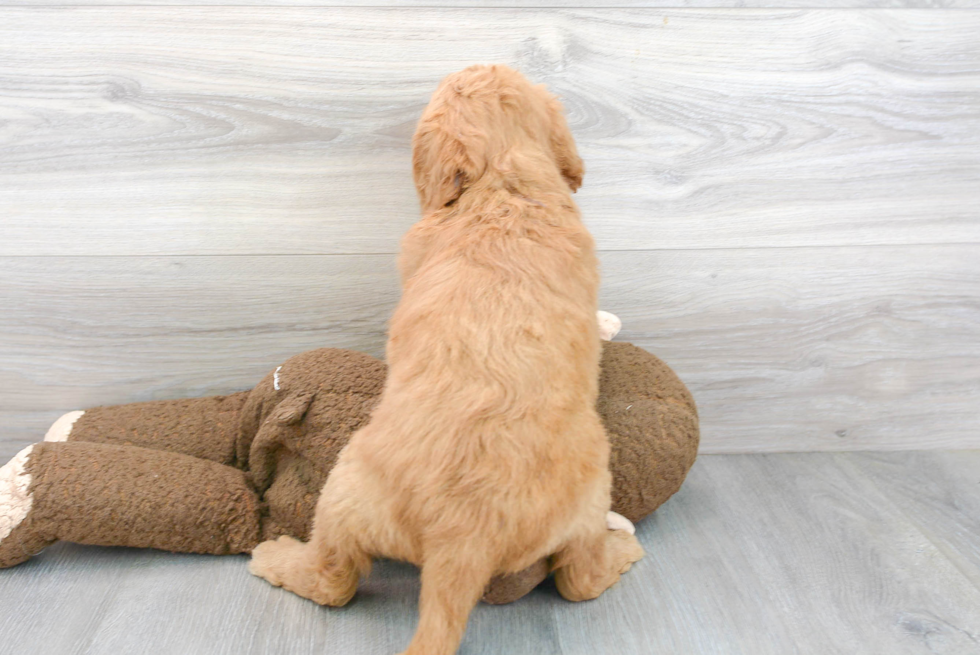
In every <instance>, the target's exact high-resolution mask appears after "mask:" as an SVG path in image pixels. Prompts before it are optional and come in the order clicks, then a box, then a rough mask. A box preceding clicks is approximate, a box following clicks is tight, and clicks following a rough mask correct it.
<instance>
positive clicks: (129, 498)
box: [0, 441, 260, 568]
mask: <svg viewBox="0 0 980 655" xmlns="http://www.w3.org/2000/svg"><path fill="white" fill-rule="evenodd" d="M259 534H260V531H259V500H258V498H257V496H256V495H255V493H254V492H253V491H252V489H251V487H250V486H249V485H248V482H247V481H246V479H245V474H244V473H242V472H241V471H239V470H238V469H235V468H232V467H230V466H224V465H221V464H217V463H215V462H209V461H207V460H201V459H197V458H195V457H190V456H187V455H181V454H177V453H167V452H161V451H157V450H150V449H147V448H136V447H132V446H113V445H109V444H98V443H85V442H72V441H69V442H67V443H51V442H42V443H39V444H34V445H33V446H30V447H28V448H26V449H24V450H23V451H21V452H20V453H19V454H18V455H17V456H16V457H14V459H13V460H11V462H9V463H8V464H7V465H5V466H4V467H2V468H0V568H4V567H9V566H14V565H15V564H19V563H21V562H23V561H25V560H27V559H28V558H29V557H30V556H31V555H34V554H35V553H37V552H38V551H40V550H41V549H42V548H44V547H45V546H47V545H49V544H51V543H53V542H55V541H58V540H65V541H73V542H76V543H83V544H93V545H99V546H134V547H149V548H160V549H164V550H171V551H178V552H192V553H211V554H225V553H241V552H248V551H250V550H251V549H252V548H254V547H255V545H256V544H257V543H258V541H259Z"/></svg>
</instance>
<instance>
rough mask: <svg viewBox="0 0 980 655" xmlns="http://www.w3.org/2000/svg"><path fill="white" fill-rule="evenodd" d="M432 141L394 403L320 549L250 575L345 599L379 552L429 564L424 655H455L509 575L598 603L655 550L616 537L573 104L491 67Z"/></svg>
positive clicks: (351, 472)
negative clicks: (549, 568) (501, 576)
mask: <svg viewBox="0 0 980 655" xmlns="http://www.w3.org/2000/svg"><path fill="white" fill-rule="evenodd" d="M413 147H414V153H413V167H414V175H415V182H416V186H417V188H418V193H419V197H420V199H421V204H422V211H423V218H422V220H421V221H419V222H418V223H416V224H415V226H414V227H412V229H411V230H409V232H408V233H407V234H406V235H405V237H404V239H403V240H402V252H401V257H400V259H399V266H400V268H401V276H402V298H401V302H400V303H399V305H398V308H397V309H396V310H395V314H394V316H393V317H392V319H391V325H390V333H389V339H388V345H387V359H388V364H389V373H388V380H387V383H386V386H385V389H384V393H383V394H382V397H381V400H380V403H379V404H378V407H377V409H375V411H374V414H373V415H372V417H371V421H370V423H369V424H368V425H367V426H365V427H364V428H362V429H361V430H360V431H359V432H357V433H356V434H355V435H354V436H353V437H352V438H351V441H350V443H349V445H348V446H347V448H346V449H345V450H344V451H343V453H342V454H341V455H340V458H339V461H338V462H337V465H336V467H335V468H334V469H333V471H332V472H331V473H330V477H329V479H328V480H327V483H326V485H325V486H324V488H323V492H322V493H321V495H320V499H319V502H318V504H317V509H316V518H315V522H314V527H313V534H312V536H311V538H310V541H309V542H308V543H305V544H304V543H302V542H299V541H296V540H295V539H291V538H289V537H281V538H280V539H278V540H277V541H268V542H265V543H263V544H261V545H259V546H258V548H256V549H255V551H254V552H253V554H252V562H251V564H250V570H251V571H252V573H254V574H256V575H259V576H262V577H263V578H265V579H266V580H268V581H269V582H271V583H272V584H274V585H281V586H283V587H285V588H286V589H289V590H290V591H293V592H295V593H297V594H299V595H301V596H305V597H306V598H310V599H312V600H315V601H316V602H318V603H321V604H326V605H335V606H336V605H343V604H344V603H346V602H347V601H348V600H350V598H351V596H353V595H354V590H355V588H356V586H357V582H358V579H359V578H360V577H361V576H364V575H367V573H368V571H369V569H370V565H371V558H373V557H390V558H394V559H400V560H407V561H409V562H413V563H415V564H417V565H418V566H420V567H421V568H422V593H421V598H420V601H419V602H420V605H419V625H418V630H417V631H416V633H415V637H414V639H413V640H412V643H411V645H410V646H409V648H408V650H407V651H405V653H406V655H408V654H411V655H423V654H424V655H450V654H451V653H454V652H455V651H456V649H457V647H458V646H459V643H460V640H461V639H462V636H463V631H464V630H465V627H466V621H467V617H468V616H469V613H470V611H471V610H472V609H473V606H474V605H475V604H476V602H477V601H478V599H479V598H480V595H481V594H482V593H483V590H484V587H486V585H487V583H488V582H489V580H490V578H491V576H493V575H495V574H498V573H512V572H516V571H520V570H521V569H524V568H525V567H527V566H529V565H530V564H532V563H534V562H535V561H537V560H538V559H539V558H541V557H544V556H548V555H552V554H554V557H553V558H552V562H553V568H554V571H555V576H556V580H557V585H558V590H559V591H560V592H561V594H562V595H563V596H564V597H565V598H568V599H570V600H584V599H587V598H595V597H596V596H598V595H599V594H601V593H602V592H603V590H605V589H606V588H608V587H609V586H610V585H612V584H614V583H615V582H616V581H617V580H618V579H619V575H620V573H623V572H624V571H626V570H627V569H628V568H629V567H630V564H631V563H632V562H635V561H637V560H638V559H640V558H641V557H642V556H643V550H642V548H641V547H640V545H639V543H638V542H637V541H636V539H635V538H634V537H633V536H632V535H631V534H630V533H629V532H627V531H625V530H607V528H606V512H607V511H608V510H609V506H610V474H609V466H608V459H609V444H608V441H607V439H606V435H605V433H604V431H603V428H602V424H601V423H600V421H599V417H598V415H597V414H596V410H595V404H596V393H597V387H598V368H599V335H598V328H597V324H596V295H597V290H598V284H599V275H598V271H597V266H596V258H595V254H594V247H593V241H592V238H591V236H590V235H589V233H588V231H587V230H586V229H585V227H584V226H583V225H582V222H581V220H580V217H579V213H578V210H577V208H576V207H575V204H574V203H573V202H572V199H571V192H572V191H574V190H575V189H577V188H578V187H579V185H580V184H581V181H582V173H583V168H582V162H581V160H580V159H579V157H578V154H577V153H576V151H575V144H574V142H573V140H572V136H571V134H570V133H569V130H568V126H567V125H566V123H565V119H564V116H563V114H562V109H561V105H560V104H559V103H558V101H557V100H556V99H555V98H554V97H553V96H551V95H550V94H549V93H548V92H547V91H545V90H544V89H543V88H542V87H535V86H531V84H529V83H528V82H527V80H525V79H524V77H522V76H521V75H520V74H519V73H517V72H515V71H513V70H511V69H509V68H507V67H505V66H474V67H471V68H467V69H466V70H464V71H462V72H460V73H456V74H454V75H450V76H449V77H447V78H446V79H445V80H444V81H443V82H442V84H441V85H440V86H439V88H438V90H437V91H436V93H435V95H434V96H433V98H432V101H431V102H430V103H429V106H428V108H426V110H425V113H424V114H423V115H422V119H421V121H420V122H419V126H418V129H417V131H416V133H415V138H414V141H413Z"/></svg>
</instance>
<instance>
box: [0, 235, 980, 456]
mask: <svg viewBox="0 0 980 655" xmlns="http://www.w3.org/2000/svg"><path fill="white" fill-rule="evenodd" d="M601 264H602V270H603V288H602V292H601V306H602V307H603V308H604V309H607V310H609V311H612V312H614V313H616V314H618V315H619V316H620V317H621V318H622V319H623V322H624V329H623V332H622V333H621V334H620V336H619V337H618V338H619V339H620V340H625V341H631V342H633V343H636V344H637V345H640V346H642V347H644V348H646V349H648V350H650V351H651V352H653V353H655V354H657V355H659V356H660V357H662V358H663V359H664V360H665V361H666V362H667V363H668V364H670V365H671V366H673V367H674V369H675V370H676V371H677V372H678V374H679V375H680V376H681V378H682V379H683V380H685V382H686V383H687V384H688V386H689V387H690V388H691V390H692V392H693V393H694V396H695V399H696V400H697V402H698V405H699V408H700V412H701V418H702V432H703V436H702V450H703V452H753V451H793V450H870V449H907V448H916V447H919V448H925V447H929V448H942V447H961V448H965V447H980V430H978V429H977V426H978V424H980V338H978V335H980V297H978V295H977V289H980V257H978V256H977V251H976V248H975V247H973V246H969V245H968V246H918V247H909V246H903V247H888V248H884V247H879V248H866V247H852V248H844V249H836V248H795V249H781V248H776V249H766V248H764V249H758V250H705V251H651V252H646V251H638V252H609V253H602V255H601ZM38 271H44V277H43V278H39V277H38ZM0 279H3V280H4V285H2V286H0V306H2V307H5V308H7V311H6V312H4V313H0V342H2V343H3V344H4V348H3V349H0V425H3V424H5V427H4V430H3V431H0V457H2V456H6V457H10V456H12V455H13V453H14V452H16V450H17V449H18V447H20V446H23V445H26V443H30V442H31V441H34V440H36V439H37V438H40V436H41V435H43V433H44V429H46V427H47V426H48V425H49V424H50V421H51V420H53V419H54V418H55V417H56V416H57V415H58V414H59V413H60V412H65V411H69V410H73V409H79V408H85V407H89V406H93V405H101V404H118V403H124V402H135V401H140V400H152V399H159V398H176V397H183V396H201V395H209V394H218V393H227V392H230V391H235V390H239V389H246V388H251V387H252V386H253V385H254V384H256V383H257V382H258V380H260V379H261V378H262V376H263V375H265V374H266V373H267V372H268V371H270V370H272V369H273V368H275V367H276V366H277V365H278V364H280V363H282V361H283V360H285V359H286V358H287V357H289V356H291V355H293V354H296V353H299V352H302V351H304V350H308V349H312V348H317V347H324V346H332V347H342V348H354V349H357V350H362V351H365V352H368V353H370V354H372V355H374V356H382V355H383V350H384V339H385V332H384V330H385V324H386V321H387V318H388V316H389V315H390V313H391V311H392V310H393V308H394V306H395V304H396V303H397V300H398V293H399V292H398V284H397V278H396V271H395V261H394V257H393V256H391V255H370V256H368V255H365V256H354V255H337V256H282V257H272V256H270V257H172V258H163V257H162V258H153V257H77V258H29V257H11V258H0ZM42 428H43V429H42ZM32 430H34V432H32ZM32 434H33V435H35V436H33V437H31V435H32Z"/></svg>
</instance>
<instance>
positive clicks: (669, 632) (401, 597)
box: [0, 451, 980, 655]
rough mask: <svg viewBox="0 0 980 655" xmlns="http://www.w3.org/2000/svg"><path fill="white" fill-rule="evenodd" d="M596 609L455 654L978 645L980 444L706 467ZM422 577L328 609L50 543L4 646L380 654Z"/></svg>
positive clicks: (184, 563)
mask: <svg viewBox="0 0 980 655" xmlns="http://www.w3.org/2000/svg"><path fill="white" fill-rule="evenodd" d="M638 534H639V536H640V539H641V541H642V542H643V544H644V546H645V547H646V549H647V557H646V558H645V559H644V560H643V561H641V562H640V563H638V564H637V565H636V566H635V567H634V569H633V570H632V571H631V572H630V573H628V574H627V575H626V576H625V577H624V578H623V580H622V582H620V584H619V585H617V586H616V587H614V588H613V589H611V590H610V591H608V592H607V593H606V594H604V595H603V596H602V597H601V598H600V599H598V600H596V601H592V602H588V603H583V604H570V603H566V602H564V601H563V600H561V598H560V597H558V595H557V593H556V592H555V590H554V588H553V587H551V586H548V585H545V586H544V587H543V588H540V589H538V590H536V591H535V592H534V593H533V594H531V595H530V596H529V597H527V598H525V599H523V600H521V601H519V602H517V603H515V604H513V605H509V606H505V607H489V606H481V607H479V608H478V609H477V611H476V612H475V613H474V615H473V617H472V619H471V621H470V626H469V630H468V632H467V636H466V640H465V642H464V644H463V648H462V649H461V651H460V653H461V654H462V655H474V654H476V653H481V654H482V653H485V654H487V655H490V654H495V655H496V654H501V653H518V654H532V653H533V654H535V655H537V654H541V655H551V654H562V655H586V654H589V655H592V654H594V653H616V654H618V655H620V654H621V655H632V654H637V655H640V654H642V655H648V654H653V653H679V654H684V655H698V654H702V653H704V654H707V653H712V654H714V653H719V654H721V653H725V654H728V653H738V654H742V653H744V654H745V655H768V654H772V655H786V654H787V653H802V654H814V653H819V654H821V655H825V654H836V653H847V654H848V655H853V654H864V653H868V654H871V653H887V654H889V655H894V654H905V653H908V654H917V653H923V654H925V653H943V654H949V655H971V654H975V653H980V451H958V452H943V451H932V452H902V453H840V454H825V453H808V454H782V455H714V456H702V457H701V458H700V459H699V461H698V462H697V464H696V465H695V467H694V469H693V470H692V472H691V474H690V476H689V478H688V481H687V482H686V483H685V486H684V488H683V489H682V490H681V491H680V492H679V493H678V494H677V495H676V496H675V497H674V498H672V499H671V500H670V501H668V503H667V504H666V505H664V506H663V507H662V508H661V509H660V510H659V511H658V512H656V513H655V514H654V515H653V516H652V517H650V518H648V519H647V520H646V521H644V522H642V523H641V524H640V525H639V531H638ZM417 593H418V575H417V572H416V571H415V570H414V569H413V568H412V567H410V566H406V565H402V564H396V563H390V562H382V563H380V564H379V565H378V567H377V568H376V570H375V572H374V573H373V574H372V576H371V578H370V579H369V580H368V581H367V582H366V583H365V584H364V585H363V586H362V588H361V591H360V592H359V593H358V595H357V596H356V597H355V600H354V601H353V602H352V603H351V604H350V605H349V606H348V607H346V608H344V609H341V610H327V609H323V608H320V607H318V606H315V605H314V604H312V603H310V602H308V601H304V600H302V599H299V598H298V597H295V596H293V595H291V594H288V593H286V592H283V591H282V590H280V589H275V588H272V587H270V586H268V585H266V584H265V583H264V582H262V581H260V580H258V579H256V578H252V577H250V576H249V575H248V573H247V572H246V571H245V558H243V557H204V556H191V555H172V554H169V553H160V552H153V551H138V550H127V549H107V548H90V547H79V546H73V545H68V544H60V545H57V546H54V547H52V548H50V549H48V550H47V551H45V552H44V553H43V554H42V555H40V556H38V557H36V558H35V559H33V560H32V561H30V562H28V563H27V564H25V565H22V566H20V567H16V568H14V569H10V570H6V571H0V654H3V655H7V654H10V655H14V654H16V655H33V654H38V655H42V654H43V655H52V654H54V655H60V654H62V653H71V654H73V655H83V654H93V655H94V654H105V655H110V654H111V655H117V654H118V653H154V654H157V655H169V654H174V655H177V654H180V655H186V654H198V653H199V654H202V655H210V654H215V655H217V654H228V655H232V654H234V655H239V654H243V653H244V654H251V653H254V654H256V655H258V654H260V653H261V654H265V653H286V652H288V653H291V654H293V655H304V654H307V653H309V654H313V653H316V654H320V653H325V652H330V653H345V654H351V655H359V654H369V653H370V654H378V655H390V654H391V653H394V652H398V651H399V650H400V649H401V648H403V647H404V646H405V644H407V642H408V639H409V638H410V636H411V633H412V631H413V629H414V622H415V619H416V595H417Z"/></svg>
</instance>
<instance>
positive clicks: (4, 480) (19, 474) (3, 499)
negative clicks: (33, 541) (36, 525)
mask: <svg viewBox="0 0 980 655" xmlns="http://www.w3.org/2000/svg"><path fill="white" fill-rule="evenodd" d="M33 449H34V446H33V445H30V446H28V447H27V448H25V449H24V450H22V451H20V452H19V453H17V454H16V455H14V458H13V459H12V460H10V461H9V462H7V463H6V464H4V465H3V466H2V467H0V541H3V540H4V539H6V538H7V536H8V535H9V534H10V533H11V532H13V530H14V528H16V527H17V526H18V525H20V522H21V521H23V520H24V517H26V516H27V514H28V512H30V511H31V505H32V504H33V503H34V500H33V498H32V497H31V495H30V494H29V493H28V492H27V490H28V489H30V486H31V476H30V474H29V473H25V472H24V468H25V467H26V466H27V458H28V457H30V455H31V450H33Z"/></svg>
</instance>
